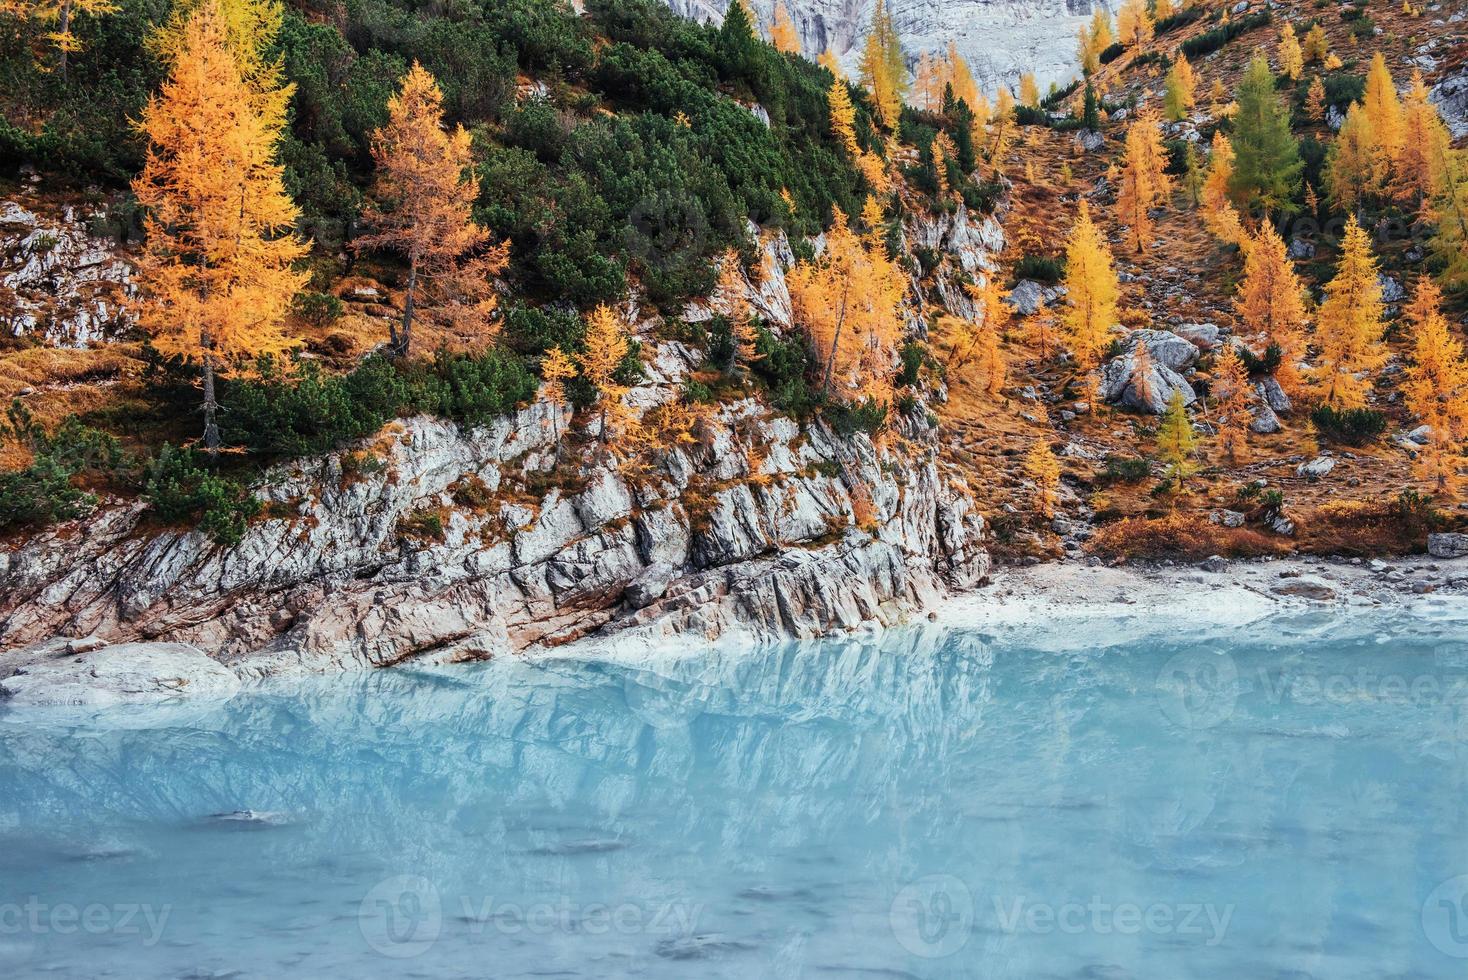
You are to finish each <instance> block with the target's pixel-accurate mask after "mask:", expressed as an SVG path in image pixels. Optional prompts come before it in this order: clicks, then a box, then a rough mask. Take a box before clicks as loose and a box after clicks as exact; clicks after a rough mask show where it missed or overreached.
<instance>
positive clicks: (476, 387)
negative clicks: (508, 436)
mask: <svg viewBox="0 0 1468 980" xmlns="http://www.w3.org/2000/svg"><path fill="white" fill-rule="evenodd" d="M409 371H410V373H409V376H408V378H407V384H408V388H409V398H410V403H411V407H413V408H415V409H417V410H419V411H427V412H432V413H433V414H436V415H442V416H444V417H445V418H450V419H453V420H454V421H456V422H458V423H460V424H461V425H468V426H474V425H484V424H485V423H487V422H490V421H492V420H493V419H495V418H496V417H498V416H500V415H504V414H506V413H508V412H511V411H513V410H514V409H515V408H516V406H518V405H519V404H520V403H521V402H525V401H529V400H530V399H531V398H532V397H534V395H535V389H536V387H537V386H538V384H539V382H538V381H537V379H536V377H535V375H534V374H532V373H531V371H530V369H529V368H528V367H526V366H525V361H524V359H522V358H520V357H516V356H515V355H513V354H509V353H506V352H504V351H500V350H489V351H486V352H485V353H483V354H450V353H448V352H446V351H442V350H440V351H439V352H438V353H437V354H435V355H434V358H433V363H432V365H431V366H428V365H413V366H411V367H410V368H409Z"/></svg>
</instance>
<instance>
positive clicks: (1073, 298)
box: [1064, 199, 1121, 371]
mask: <svg viewBox="0 0 1468 980" xmlns="http://www.w3.org/2000/svg"><path fill="white" fill-rule="evenodd" d="M1065 260H1066V267H1065V286H1066V290H1067V292H1068V296H1067V299H1068V301H1069V303H1070V305H1069V306H1068V307H1067V308H1066V311H1065V315H1064V329H1065V336H1066V343H1067V345H1068V346H1069V347H1070V349H1071V353H1073V354H1075V357H1076V362H1077V363H1078V364H1079V365H1080V367H1081V369H1082V370H1086V371H1089V370H1091V369H1092V368H1094V367H1096V365H1097V364H1099V363H1100V360H1101V354H1102V352H1103V351H1104V350H1106V345H1107V343H1108V341H1109V340H1110V337H1111V328H1112V327H1113V326H1115V325H1116V304H1117V299H1118V298H1119V296H1120V294H1121V286H1120V284H1119V283H1118V282H1117V278H1116V270H1115V269H1113V268H1112V265H1111V249H1110V248H1108V247H1107V245H1106V240H1105V239H1104V238H1102V237H1101V232H1100V230H1099V229H1097V227H1096V225H1095V223H1094V222H1092V221H1091V209H1090V207H1089V205H1087V203H1086V201H1085V200H1084V199H1082V200H1081V205H1080V213H1079V214H1078V215H1077V217H1076V223H1075V226H1074V227H1073V228H1072V229H1071V233H1070V241H1069V242H1068V243H1067V245H1066V248H1065Z"/></svg>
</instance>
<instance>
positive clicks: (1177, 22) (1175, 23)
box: [1152, 6, 1203, 37]
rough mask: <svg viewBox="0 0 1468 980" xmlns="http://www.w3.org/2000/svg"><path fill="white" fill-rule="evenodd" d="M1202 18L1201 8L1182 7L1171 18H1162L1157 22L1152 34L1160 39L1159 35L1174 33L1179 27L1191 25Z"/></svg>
mask: <svg viewBox="0 0 1468 980" xmlns="http://www.w3.org/2000/svg"><path fill="white" fill-rule="evenodd" d="M1202 16H1203V8H1202V7H1201V6H1194V7H1184V8H1183V9H1182V10H1179V11H1178V12H1177V13H1175V14H1173V15H1172V16H1171V17H1164V18H1162V19H1161V20H1159V21H1158V22H1157V23H1156V24H1155V25H1153V28H1152V29H1153V31H1154V33H1156V34H1157V35H1158V36H1159V37H1160V36H1161V35H1163V34H1166V33H1167V32H1168V31H1174V30H1177V29H1178V28H1179V27H1183V26H1186V25H1188V24H1191V23H1193V21H1195V20H1198V19H1199V18H1200V17H1202Z"/></svg>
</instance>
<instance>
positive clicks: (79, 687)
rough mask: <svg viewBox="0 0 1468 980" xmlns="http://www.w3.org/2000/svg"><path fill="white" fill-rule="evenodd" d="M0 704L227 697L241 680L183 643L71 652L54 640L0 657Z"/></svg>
mask: <svg viewBox="0 0 1468 980" xmlns="http://www.w3.org/2000/svg"><path fill="white" fill-rule="evenodd" d="M0 673H5V674H7V675H8V676H5V677H4V679H0V702H3V703H5V704H11V705H85V706H88V707H107V706H110V705H118V704H143V703H154V702H159V701H172V700H176V699H180V698H228V697H231V696H232V695H234V694H235V692H237V691H238V690H239V689H240V679H239V678H238V677H236V676H235V675H234V673H233V672H232V671H230V670H229V669H228V668H227V667H225V666H224V665H223V664H221V663H219V662H218V661H216V660H213V659H211V658H210V657H209V656H208V655H207V654H205V653H204V652H203V651H202V650H199V649H196V648H195V647H191V646H188V645H187V644H183V643H118V644H113V645H111V646H102V647H97V648H93V649H91V650H88V651H87V652H85V653H73V652H71V651H70V650H69V649H68V641H52V642H51V643H44V644H38V645H36V646H34V647H29V648H22V649H20V650H12V651H10V652H9V653H7V654H5V655H4V656H0Z"/></svg>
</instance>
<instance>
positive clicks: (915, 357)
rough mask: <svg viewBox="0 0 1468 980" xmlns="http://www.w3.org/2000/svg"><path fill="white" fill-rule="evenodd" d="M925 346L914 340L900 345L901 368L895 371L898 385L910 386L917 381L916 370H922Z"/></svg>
mask: <svg viewBox="0 0 1468 980" xmlns="http://www.w3.org/2000/svg"><path fill="white" fill-rule="evenodd" d="M926 356H927V348H925V347H924V346H923V345H922V344H920V343H918V342H917V341H915V340H910V341H908V342H907V343H906V344H903V345H902V369H901V370H900V371H898V373H897V384H898V386H899V387H906V388H911V387H915V386H916V385H917V383H918V372H919V371H920V370H922V366H923V360H924V359H925V358H926Z"/></svg>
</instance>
